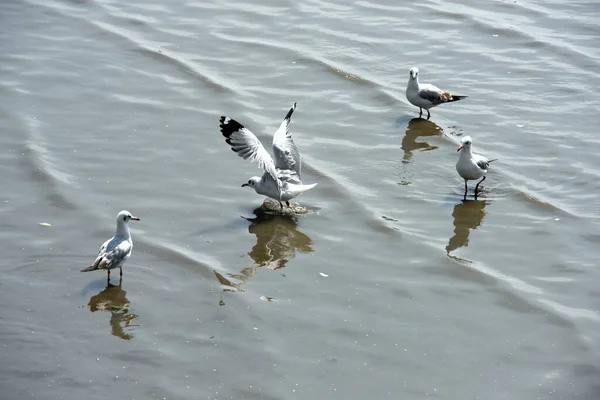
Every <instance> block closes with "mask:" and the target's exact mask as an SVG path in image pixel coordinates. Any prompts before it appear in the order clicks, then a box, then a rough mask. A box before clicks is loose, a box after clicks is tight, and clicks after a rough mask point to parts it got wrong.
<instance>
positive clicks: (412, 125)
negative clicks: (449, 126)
mask: <svg viewBox="0 0 600 400" xmlns="http://www.w3.org/2000/svg"><path fill="white" fill-rule="evenodd" d="M442 133H443V131H442V128H440V127H439V126H438V125H436V124H435V123H434V122H431V121H427V120H425V119H421V118H413V119H411V120H410V121H409V122H408V127H407V129H406V134H405V135H404V137H403V138H402V150H404V158H403V159H402V162H403V163H405V164H406V163H408V162H410V159H411V158H412V152H413V151H415V150H423V151H426V150H435V149H437V148H438V147H437V146H432V145H430V144H429V143H426V142H417V138H419V137H423V136H440V135H441V134H442Z"/></svg>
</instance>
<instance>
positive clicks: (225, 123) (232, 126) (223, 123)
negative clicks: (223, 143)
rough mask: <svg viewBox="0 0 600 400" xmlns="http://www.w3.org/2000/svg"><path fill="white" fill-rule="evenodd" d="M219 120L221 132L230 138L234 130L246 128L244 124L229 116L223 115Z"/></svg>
mask: <svg viewBox="0 0 600 400" xmlns="http://www.w3.org/2000/svg"><path fill="white" fill-rule="evenodd" d="M219 122H220V125H219V127H220V128H221V133H222V134H223V136H225V137H226V138H229V137H230V136H231V134H233V133H234V132H237V131H239V130H241V129H244V125H242V124H240V123H239V122H237V121H236V120H235V119H231V118H229V117H225V116H221V119H220V120H219Z"/></svg>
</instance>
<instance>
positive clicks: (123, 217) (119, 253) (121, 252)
mask: <svg viewBox="0 0 600 400" xmlns="http://www.w3.org/2000/svg"><path fill="white" fill-rule="evenodd" d="M131 220H133V221H139V220H140V219H139V218H137V217H134V216H133V215H131V213H130V212H129V211H126V210H123V211H121V212H120V213H119V214H118V215H117V231H116V232H115V236H113V237H112V238H111V239H108V240H107V241H106V242H104V244H103V245H102V247H100V251H99V252H98V256H97V257H96V260H95V261H94V263H93V264H92V265H90V266H89V267H87V268H84V269H82V270H81V272H88V271H96V270H106V271H108V280H109V281H110V270H111V269H115V268H119V269H120V270H121V274H120V276H121V277H123V263H124V262H125V261H127V259H128V258H129V256H130V255H131V250H133V241H132V240H131V233H130V232H129V225H128V222H129V221H131Z"/></svg>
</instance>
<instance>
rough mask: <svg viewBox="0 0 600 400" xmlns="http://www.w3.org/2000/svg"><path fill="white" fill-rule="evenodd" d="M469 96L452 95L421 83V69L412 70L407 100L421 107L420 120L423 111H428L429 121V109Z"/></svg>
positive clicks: (407, 88) (428, 84) (414, 68)
mask: <svg viewBox="0 0 600 400" xmlns="http://www.w3.org/2000/svg"><path fill="white" fill-rule="evenodd" d="M466 97H467V96H457V95H452V94H450V93H449V92H446V91H443V90H442V89H440V88H439V87H437V86H434V85H432V84H430V83H419V68H417V67H413V68H411V69H410V76H409V78H408V85H407V86H406V98H407V99H408V101H410V103H411V104H412V105H414V106H417V107H419V118H421V115H423V109H425V110H427V119H429V117H431V114H430V113H429V109H430V108H433V107H435V106H439V105H440V104H442V103H450V102H453V101H458V100H462V99H464V98H466Z"/></svg>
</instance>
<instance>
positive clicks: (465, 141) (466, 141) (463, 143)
mask: <svg viewBox="0 0 600 400" xmlns="http://www.w3.org/2000/svg"><path fill="white" fill-rule="evenodd" d="M471 143H473V141H472V140H471V136H465V137H464V138H462V139H460V147H459V148H458V150H456V151H461V150H462V149H467V150H471Z"/></svg>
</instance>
